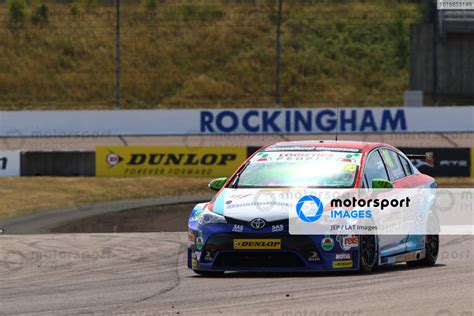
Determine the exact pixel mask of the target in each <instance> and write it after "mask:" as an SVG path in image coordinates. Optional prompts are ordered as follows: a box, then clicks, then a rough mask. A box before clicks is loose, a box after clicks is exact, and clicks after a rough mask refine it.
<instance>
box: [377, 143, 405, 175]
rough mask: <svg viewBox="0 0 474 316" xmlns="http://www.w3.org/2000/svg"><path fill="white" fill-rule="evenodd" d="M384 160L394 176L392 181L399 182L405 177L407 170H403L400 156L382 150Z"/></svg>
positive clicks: (388, 150)
mask: <svg viewBox="0 0 474 316" xmlns="http://www.w3.org/2000/svg"><path fill="white" fill-rule="evenodd" d="M382 156H383V160H384V161H385V165H386V166H387V169H388V170H389V172H390V173H391V175H392V178H393V179H392V180H393V181H397V180H400V179H401V178H404V177H405V170H403V167H402V164H401V163H400V159H398V154H397V153H396V152H394V151H393V150H390V149H385V148H384V149H382Z"/></svg>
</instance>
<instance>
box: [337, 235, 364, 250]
mask: <svg viewBox="0 0 474 316" xmlns="http://www.w3.org/2000/svg"><path fill="white" fill-rule="evenodd" d="M336 240H337V242H338V243H339V246H341V249H342V250H349V249H351V248H355V247H358V246H359V237H357V236H356V235H351V236H343V235H339V236H337V237H336Z"/></svg>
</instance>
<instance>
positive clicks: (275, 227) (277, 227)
mask: <svg viewBox="0 0 474 316" xmlns="http://www.w3.org/2000/svg"><path fill="white" fill-rule="evenodd" d="M284 229H285V227H284V226H283V225H272V233H278V232H282V231H283V230H284Z"/></svg>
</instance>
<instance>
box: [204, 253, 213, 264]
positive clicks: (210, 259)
mask: <svg viewBox="0 0 474 316" xmlns="http://www.w3.org/2000/svg"><path fill="white" fill-rule="evenodd" d="M204 261H208V262H210V261H212V256H211V253H210V252H209V251H206V255H205V256H204Z"/></svg>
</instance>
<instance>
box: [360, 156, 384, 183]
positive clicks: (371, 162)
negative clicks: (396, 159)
mask: <svg viewBox="0 0 474 316" xmlns="http://www.w3.org/2000/svg"><path fill="white" fill-rule="evenodd" d="M365 178H366V179H367V185H368V186H369V188H371V187H372V180H373V179H384V180H388V174H387V170H386V169H385V165H384V163H383V160H382V157H381V156H380V153H379V151H378V150H375V151H373V152H371V153H370V155H369V157H368V158H367V162H366V164H365Z"/></svg>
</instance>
